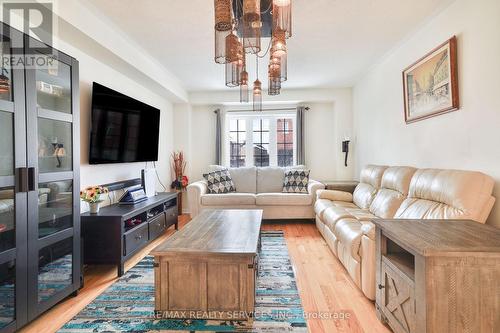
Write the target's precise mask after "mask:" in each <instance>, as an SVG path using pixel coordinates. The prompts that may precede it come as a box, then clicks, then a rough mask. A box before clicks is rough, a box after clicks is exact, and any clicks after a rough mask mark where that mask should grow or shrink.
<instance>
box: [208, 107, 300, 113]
mask: <svg viewBox="0 0 500 333" xmlns="http://www.w3.org/2000/svg"><path fill="white" fill-rule="evenodd" d="M305 109H306V110H309V107H306V108H305ZM265 111H297V108H280V109H262V112H265ZM214 112H216V111H214ZM226 112H260V111H253V110H226Z"/></svg>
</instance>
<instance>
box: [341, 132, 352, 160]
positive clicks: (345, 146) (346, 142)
mask: <svg viewBox="0 0 500 333" xmlns="http://www.w3.org/2000/svg"><path fill="white" fill-rule="evenodd" d="M349 142H351V141H350V140H349V138H345V139H344V141H342V152H343V153H344V154H345V161H344V165H345V166H347V157H348V156H349Z"/></svg>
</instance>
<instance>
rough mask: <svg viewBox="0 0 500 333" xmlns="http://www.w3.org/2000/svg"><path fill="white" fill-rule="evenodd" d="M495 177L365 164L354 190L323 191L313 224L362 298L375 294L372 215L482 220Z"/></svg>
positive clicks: (319, 193)
mask: <svg viewBox="0 0 500 333" xmlns="http://www.w3.org/2000/svg"><path fill="white" fill-rule="evenodd" d="M493 185H494V181H493V179H492V178H491V177H489V176H487V175H485V174H483V173H480V172H474V171H459V170H441V169H415V168H412V167H386V166H376V165H369V166H367V167H366V168H364V169H363V170H362V171H361V176H360V183H359V185H358V186H357V187H356V189H355V190H354V193H353V194H351V193H348V192H341V191H334V190H322V191H318V193H317V200H316V203H315V212H316V225H317V227H318V230H319V231H320V233H321V234H322V235H323V237H324V238H325V240H326V242H327V243H328V245H329V247H330V248H331V250H332V252H333V253H334V254H335V255H336V256H337V257H338V258H339V260H340V261H341V262H342V264H343V265H344V266H345V268H346V269H347V271H348V273H349V275H350V276H351V277H352V279H353V281H354V282H355V283H356V285H357V286H358V287H359V288H361V290H362V291H363V293H364V294H365V295H366V297H368V298H370V299H372V300H373V299H374V298H375V228H374V225H373V223H371V222H370V221H371V220H373V219H377V218H399V219H471V220H474V221H477V222H480V223H484V222H485V221H486V219H487V218H488V215H489V213H490V211H491V209H492V207H493V204H494V202H495V198H494V197H492V191H493Z"/></svg>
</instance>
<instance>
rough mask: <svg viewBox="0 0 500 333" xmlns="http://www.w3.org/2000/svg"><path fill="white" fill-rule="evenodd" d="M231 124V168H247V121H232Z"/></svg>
mask: <svg viewBox="0 0 500 333" xmlns="http://www.w3.org/2000/svg"><path fill="white" fill-rule="evenodd" d="M229 124H230V125H229V151H230V156H231V161H230V166H231V167H232V168H238V167H241V166H245V156H246V147H245V146H246V145H245V142H246V133H247V132H246V121H245V120H244V119H231V120H230V122H229Z"/></svg>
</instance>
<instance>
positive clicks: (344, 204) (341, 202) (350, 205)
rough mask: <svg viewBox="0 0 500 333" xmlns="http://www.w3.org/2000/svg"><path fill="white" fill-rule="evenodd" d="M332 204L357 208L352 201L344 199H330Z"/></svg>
mask: <svg viewBox="0 0 500 333" xmlns="http://www.w3.org/2000/svg"><path fill="white" fill-rule="evenodd" d="M332 203H333V205H334V206H338V207H346V208H358V206H356V205H355V204H354V203H352V202H345V201H332Z"/></svg>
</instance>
